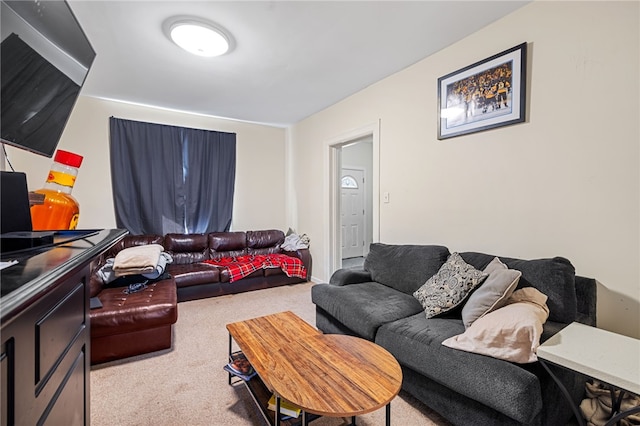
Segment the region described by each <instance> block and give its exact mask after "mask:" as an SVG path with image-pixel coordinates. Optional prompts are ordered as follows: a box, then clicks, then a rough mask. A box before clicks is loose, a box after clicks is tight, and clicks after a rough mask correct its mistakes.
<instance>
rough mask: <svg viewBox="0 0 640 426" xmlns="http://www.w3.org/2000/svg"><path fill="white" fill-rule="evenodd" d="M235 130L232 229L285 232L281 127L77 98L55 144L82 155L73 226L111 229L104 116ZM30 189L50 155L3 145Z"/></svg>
mask: <svg viewBox="0 0 640 426" xmlns="http://www.w3.org/2000/svg"><path fill="white" fill-rule="evenodd" d="M111 116H114V117H117V118H124V119H129V120H137V121H146V122H151V123H161V124H168V125H175V126H183V127H194V128H200V129H208V130H218V131H223V132H233V133H236V134H237V141H236V155H237V166H236V185H235V200H234V206H233V223H232V228H233V229H237V230H251V229H268V228H276V229H283V230H285V231H286V229H287V226H288V224H287V223H286V219H285V210H286V209H285V194H284V190H283V188H284V187H285V130H284V129H280V128H276V127H270V126H263V125H257V124H250V123H243V122H239V121H232V120H224V119H216V118H211V117H204V116H199V115H193V114H185V113H177V112H172V111H166V110H160V109H155V108H148V107H141V106H134V105H129V104H124V103H119V102H112V101H105V100H100V99H94V98H88V97H80V98H79V100H78V103H77V105H76V107H75V108H74V110H73V114H72V115H71V118H70V120H69V123H68V124H67V127H66V128H65V131H64V134H63V135H62V139H61V141H60V144H59V145H58V148H60V149H64V150H68V151H71V152H75V153H77V154H80V155H83V156H84V160H83V163H82V166H81V167H80V170H79V173H78V177H77V181H76V184H75V186H74V189H73V195H74V196H75V197H76V199H77V200H78V202H79V203H80V221H79V223H78V228H83V229H90V228H115V226H116V222H115V216H114V210H113V198H112V193H111V172H110V164H109V117H111ZM7 152H8V156H9V160H10V161H11V163H12V164H13V167H14V168H15V169H16V171H21V172H26V173H27V178H28V186H29V189H30V190H35V189H38V188H41V187H42V185H43V184H44V182H45V180H46V177H47V173H48V171H49V167H50V165H51V162H52V159H49V158H46V157H43V156H40V155H35V154H32V153H29V152H26V151H22V150H20V149H15V148H12V147H9V146H7Z"/></svg>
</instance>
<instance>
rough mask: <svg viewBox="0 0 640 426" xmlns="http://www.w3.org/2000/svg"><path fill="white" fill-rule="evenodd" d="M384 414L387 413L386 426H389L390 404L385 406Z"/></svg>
mask: <svg viewBox="0 0 640 426" xmlns="http://www.w3.org/2000/svg"><path fill="white" fill-rule="evenodd" d="M386 412H387V422H386V425H387V426H391V403H388V404H387V408H386Z"/></svg>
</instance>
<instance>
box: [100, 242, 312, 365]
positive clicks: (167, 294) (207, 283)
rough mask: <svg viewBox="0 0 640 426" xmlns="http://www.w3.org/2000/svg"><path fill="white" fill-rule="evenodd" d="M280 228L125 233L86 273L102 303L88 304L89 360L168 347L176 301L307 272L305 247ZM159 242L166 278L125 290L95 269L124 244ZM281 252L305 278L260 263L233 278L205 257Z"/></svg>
mask: <svg viewBox="0 0 640 426" xmlns="http://www.w3.org/2000/svg"><path fill="white" fill-rule="evenodd" d="M284 239H285V235H284V233H283V232H282V231H280V230H263V231H246V232H244V231H236V232H212V233H207V234H167V235H165V236H164V237H163V236H160V235H128V236H126V237H125V238H124V239H122V240H121V241H120V242H119V243H117V244H116V245H115V246H114V247H112V248H111V249H110V250H109V251H108V252H107V253H105V254H104V255H103V256H102V258H101V259H100V261H99V262H98V264H97V265H96V268H95V272H94V273H93V274H92V277H91V297H97V298H98V299H99V300H100V302H101V303H102V308H98V309H92V310H91V363H92V364H98V363H103V362H107V361H112V360H116V359H120V358H125V357H130V356H133V355H139V354H144V353H148V352H154V351H158V350H161V349H168V348H170V347H171V325H172V324H174V323H175V322H176V321H177V319H178V308H177V302H183V301H187V300H195V299H202V298H206V297H213V296H221V295H225V294H234V293H241V292H245V291H251V290H259V289H264V288H269V287H275V286H281V285H287V284H296V283H300V282H305V281H308V280H309V279H310V277H311V266H312V262H311V255H310V254H309V250H308V249H299V250H296V251H285V250H283V249H282V248H281V245H282V244H283V243H284ZM146 244H160V245H162V246H163V247H164V251H165V252H167V253H169V254H170V255H171V257H172V258H173V262H172V263H171V264H169V265H167V268H166V269H165V271H166V272H167V273H168V274H169V275H170V278H168V279H163V280H160V281H156V282H153V283H152V284H149V285H148V286H147V287H146V288H145V289H144V290H142V291H139V292H136V293H131V294H126V293H125V291H124V290H125V289H124V288H122V287H111V286H105V285H104V284H103V283H102V280H101V279H100V278H99V277H98V275H97V270H98V269H99V268H100V267H101V266H102V265H104V263H105V262H106V260H107V259H109V258H112V257H115V255H116V254H117V253H118V252H119V251H120V250H123V249H124V248H128V247H133V246H139V245H146ZM252 254H253V255H262V254H286V255H289V256H293V257H297V258H299V259H301V260H302V263H303V264H304V266H305V269H306V271H307V278H306V279H301V278H296V277H288V276H287V275H286V274H285V273H284V272H283V271H282V270H281V269H259V270H256V271H255V272H253V273H251V274H250V275H248V276H246V277H244V278H242V279H240V280H238V281H234V282H230V276H229V273H228V270H227V269H226V268H221V267H218V266H215V265H212V264H209V263H205V262H204V261H205V260H210V259H220V258H224V257H233V256H241V255H252Z"/></svg>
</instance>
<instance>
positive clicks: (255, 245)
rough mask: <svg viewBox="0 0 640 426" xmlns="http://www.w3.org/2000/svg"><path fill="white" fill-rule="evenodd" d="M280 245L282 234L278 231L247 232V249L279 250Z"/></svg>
mask: <svg viewBox="0 0 640 426" xmlns="http://www.w3.org/2000/svg"><path fill="white" fill-rule="evenodd" d="M282 243H284V232H282V231H280V230H278V229H267V230H264V231H247V248H250V249H263V248H269V247H278V248H279V247H280V246H281V245H282Z"/></svg>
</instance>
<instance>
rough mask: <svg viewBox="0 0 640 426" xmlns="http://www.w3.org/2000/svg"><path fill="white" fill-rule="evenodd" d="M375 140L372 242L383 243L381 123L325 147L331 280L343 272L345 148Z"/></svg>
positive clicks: (327, 270) (327, 272) (327, 253)
mask: <svg viewBox="0 0 640 426" xmlns="http://www.w3.org/2000/svg"><path fill="white" fill-rule="evenodd" d="M366 136H371V138H372V141H373V143H372V145H373V146H372V149H373V153H372V154H373V155H372V156H373V161H372V163H373V164H372V165H371V166H372V168H373V169H372V175H373V179H372V182H371V185H372V187H371V192H372V200H371V206H372V208H373V211H372V212H371V214H372V222H373V229H372V235H371V240H372V241H373V242H378V241H379V240H380V120H377V121H375V122H373V123H370V124H367V125H364V126H362V127H360V128H357V129H353V130H351V131H348V132H345V133H343V134H341V135H339V136H337V137H335V138H333V139H330V140H328V141H327V142H326V147H325V156H324V157H325V161H324V163H325V167H324V170H325V179H324V182H325V183H324V199H325V200H327V205H328V206H329V209H328V211H325V212H324V214H323V216H324V219H325V220H324V223H325V225H326V226H325V227H324V229H325V231H324V241H325V244H324V247H325V253H324V254H325V259H327V260H328V261H327V262H325V265H324V266H325V274H324V275H325V276H326V277H330V276H331V274H332V273H333V271H335V270H336V269H338V268H340V266H341V265H342V259H341V256H340V253H341V247H340V174H341V171H342V156H341V152H342V147H343V146H344V145H347V144H349V143H352V142H354V141H356V140H358V139H362V138H363V137H366Z"/></svg>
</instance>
